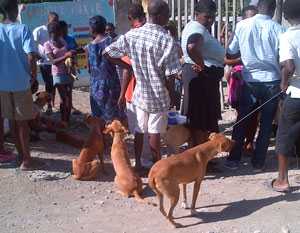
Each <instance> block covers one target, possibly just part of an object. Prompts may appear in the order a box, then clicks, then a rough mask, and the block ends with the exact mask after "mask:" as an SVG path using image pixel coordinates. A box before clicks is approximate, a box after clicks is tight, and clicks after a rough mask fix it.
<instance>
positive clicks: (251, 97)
mask: <svg viewBox="0 0 300 233" xmlns="http://www.w3.org/2000/svg"><path fill="white" fill-rule="evenodd" d="M279 92H280V86H279V81H275V82H265V83H258V82H257V83H247V84H246V85H244V86H243V90H242V95H241V104H240V109H239V110H240V115H239V117H238V120H240V119H242V118H243V117H245V116H246V115H247V114H248V113H249V112H251V110H252V109H253V107H254V105H255V103H256V102H257V101H258V103H259V104H262V103H264V102H266V101H267V100H269V99H270V98H272V97H273V96H274V95H276V94H277V93H279ZM277 106H278V99H274V100H273V101H271V102H269V103H268V104H266V105H265V106H264V107H263V108H262V109H261V116H260V130H259V134H258V137H257V140H256V148H255V151H254V155H253V157H252V164H253V165H254V166H255V165H258V166H263V165H264V163H265V159H266V154H267V151H268V146H269V141H270V137H271V133H272V122H273V119H274V116H275V114H276V110H277ZM247 127H249V126H248V125H247V121H243V122H242V123H241V124H239V125H237V126H236V127H234V129H233V133H232V139H233V140H235V141H236V144H235V146H234V148H233V150H232V151H231V153H230V155H229V157H228V160H230V161H240V160H241V157H242V149H243V144H244V140H245V131H246V130H245V129H246V128H247Z"/></svg>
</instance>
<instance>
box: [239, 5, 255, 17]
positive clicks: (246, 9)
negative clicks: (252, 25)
mask: <svg viewBox="0 0 300 233" xmlns="http://www.w3.org/2000/svg"><path fill="white" fill-rule="evenodd" d="M247 11H253V12H255V13H257V12H258V10H257V7H256V6H253V5H249V6H246V7H244V8H243V10H242V16H243V17H245V16H246V13H247Z"/></svg>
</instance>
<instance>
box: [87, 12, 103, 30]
mask: <svg viewBox="0 0 300 233" xmlns="http://www.w3.org/2000/svg"><path fill="white" fill-rule="evenodd" d="M106 24H107V22H106V19H105V18H104V17H103V16H101V15H97V16H94V17H92V18H90V20H89V25H90V27H91V29H92V32H93V33H101V34H104V33H105V28H106Z"/></svg>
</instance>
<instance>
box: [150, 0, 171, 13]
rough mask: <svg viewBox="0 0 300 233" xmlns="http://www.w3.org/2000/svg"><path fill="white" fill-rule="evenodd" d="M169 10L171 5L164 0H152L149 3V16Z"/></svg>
mask: <svg viewBox="0 0 300 233" xmlns="http://www.w3.org/2000/svg"><path fill="white" fill-rule="evenodd" d="M167 11H169V5H168V4H167V3H166V2H165V1H163V0H152V1H150V3H149V5H148V13H149V16H159V15H164V14H165V13H166V12H167Z"/></svg>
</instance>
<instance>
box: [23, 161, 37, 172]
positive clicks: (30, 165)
mask: <svg viewBox="0 0 300 233" xmlns="http://www.w3.org/2000/svg"><path fill="white" fill-rule="evenodd" d="M20 169H21V170H22V171H31V170H33V169H34V166H33V162H32V160H26V161H25V160H24V161H23V162H22V164H21V166H20Z"/></svg>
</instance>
